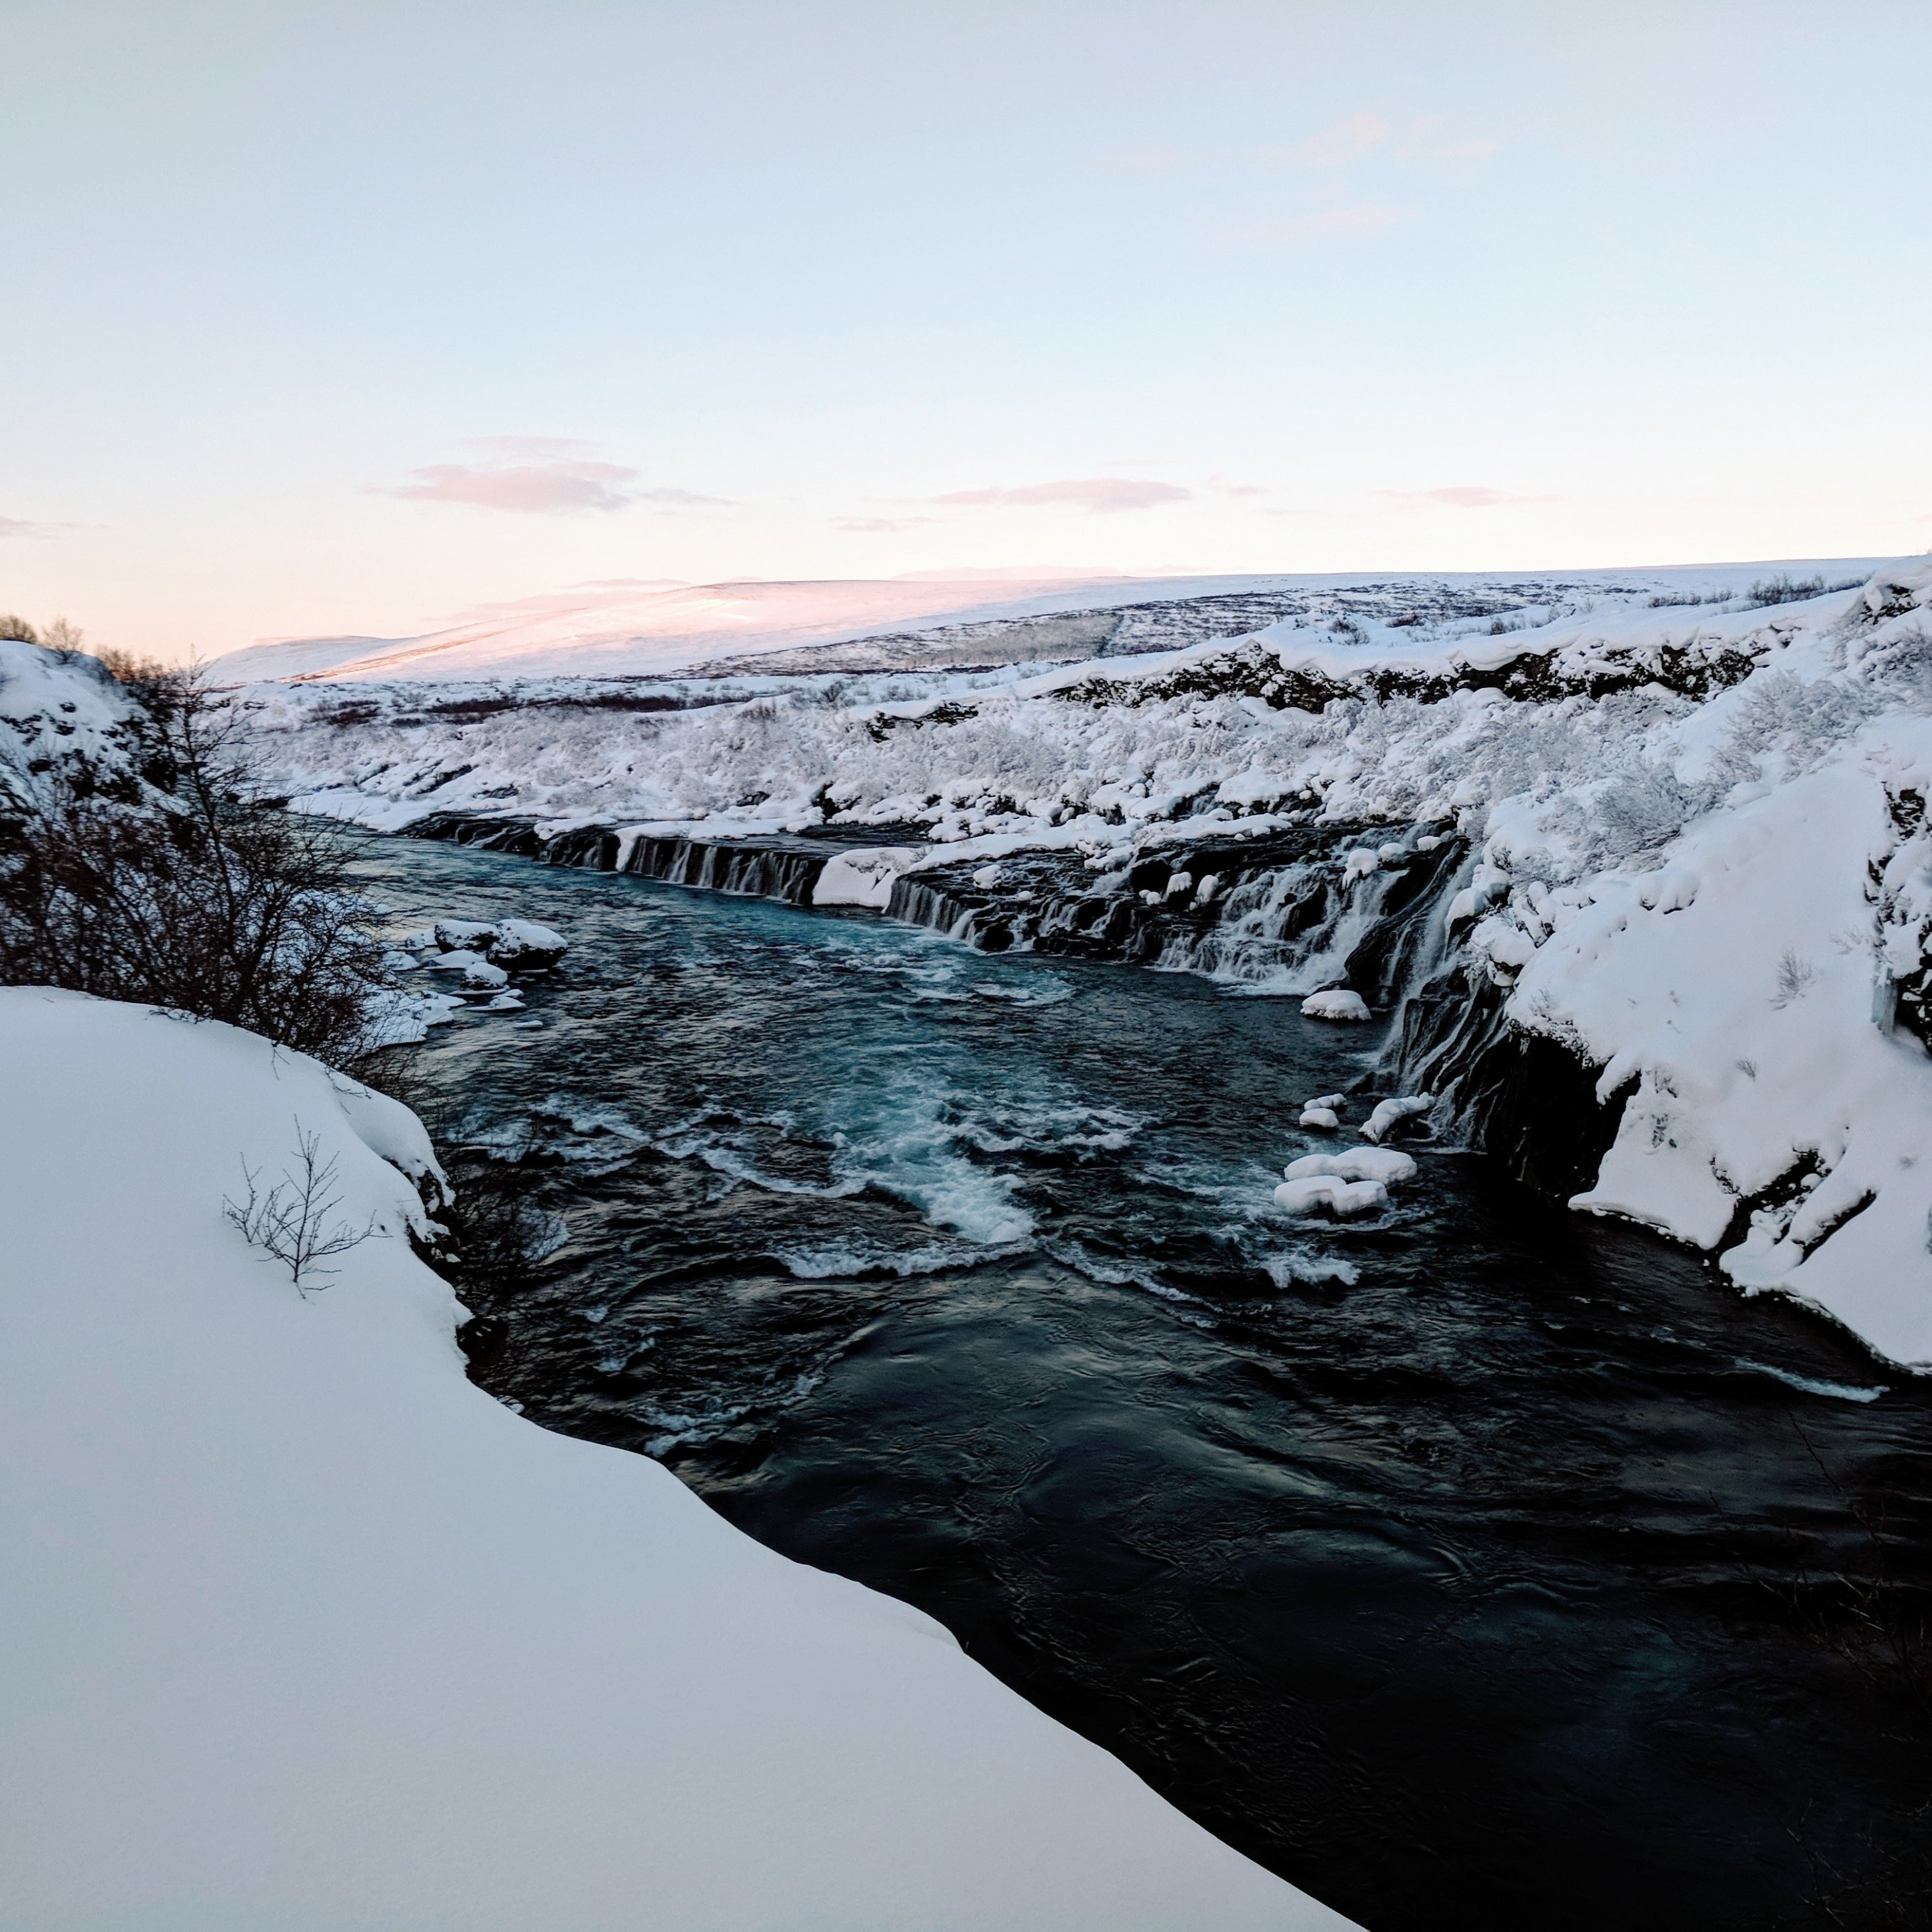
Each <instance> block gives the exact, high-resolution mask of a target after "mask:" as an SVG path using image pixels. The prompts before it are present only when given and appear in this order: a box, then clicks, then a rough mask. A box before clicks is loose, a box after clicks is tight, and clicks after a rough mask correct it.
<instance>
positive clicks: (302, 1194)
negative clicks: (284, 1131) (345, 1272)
mask: <svg viewBox="0 0 1932 1932" xmlns="http://www.w3.org/2000/svg"><path fill="white" fill-rule="evenodd" d="M321 1153H322V1139H321V1136H320V1135H319V1134H316V1133H311V1132H309V1131H308V1130H305V1129H304V1127H303V1126H302V1121H301V1118H300V1117H299V1116H298V1117H297V1118H296V1170H295V1171H293V1172H291V1171H290V1169H287V1168H284V1169H283V1171H282V1178H281V1180H280V1181H278V1182H276V1184H275V1186H274V1187H272V1188H270V1189H269V1191H268V1192H267V1193H266V1194H264V1193H263V1192H262V1190H261V1174H260V1170H259V1169H255V1168H251V1166H249V1165H248V1162H247V1161H246V1160H244V1161H243V1162H242V1179H243V1181H244V1182H245V1184H246V1186H247V1188H248V1194H247V1196H246V1198H245V1199H243V1200H241V1201H230V1200H227V1199H223V1202H222V1204H221V1211H222V1214H223V1217H225V1218H226V1220H227V1221H228V1222H229V1225H230V1226H233V1227H235V1228H236V1229H239V1230H240V1232H241V1234H242V1238H243V1239H244V1240H245V1241H247V1242H248V1245H249V1246H250V1247H254V1248H260V1250H262V1252H263V1253H264V1254H266V1255H272V1256H274V1257H275V1259H276V1260H277V1261H278V1262H281V1264H282V1265H283V1266H284V1268H287V1270H288V1271H289V1279H290V1280H291V1281H293V1283H295V1285H296V1288H297V1289H298V1290H299V1291H300V1292H302V1294H304V1295H306V1294H307V1293H308V1290H309V1288H310V1286H311V1285H313V1286H317V1287H320V1286H322V1283H321V1282H320V1281H319V1280H317V1277H319V1276H325V1275H335V1274H340V1273H341V1270H340V1269H339V1268H324V1267H323V1265H322V1264H323V1262H326V1261H327V1260H329V1259H331V1258H332V1257H333V1256H336V1255H343V1254H347V1253H348V1252H349V1250H350V1249H351V1248H356V1247H361V1246H362V1244H363V1243H364V1242H365V1241H368V1239H369V1238H371V1236H372V1235H374V1233H375V1232H376V1222H375V1217H374V1216H373V1215H372V1216H371V1217H370V1219H369V1220H368V1223H366V1224H365V1226H362V1227H361V1228H358V1227H356V1226H355V1225H354V1224H353V1223H351V1222H350V1221H347V1220H344V1219H343V1218H342V1217H341V1216H340V1215H338V1214H336V1212H335V1211H336V1209H337V1208H339V1207H341V1205H342V1197H341V1195H340V1194H339V1193H337V1192H336V1191H335V1184H336V1175H335V1170H336V1157H335V1155H334V1154H331V1155H330V1156H329V1158H328V1160H323V1159H322V1158H321Z"/></svg>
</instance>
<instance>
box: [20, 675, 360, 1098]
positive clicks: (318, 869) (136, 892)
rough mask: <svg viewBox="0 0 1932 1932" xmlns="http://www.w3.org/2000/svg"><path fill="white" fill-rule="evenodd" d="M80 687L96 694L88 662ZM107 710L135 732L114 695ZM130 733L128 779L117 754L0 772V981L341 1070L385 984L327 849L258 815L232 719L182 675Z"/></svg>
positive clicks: (336, 842)
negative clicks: (90, 998)
mask: <svg viewBox="0 0 1932 1932" xmlns="http://www.w3.org/2000/svg"><path fill="white" fill-rule="evenodd" d="M47 655H48V656H49V658H52V660H53V667H54V668H56V669H64V670H68V672H69V673H71V676H72V679H73V682H74V685H75V687H76V688H77V689H79V690H83V691H84V690H85V688H86V686H85V684H84V683H83V681H82V679H81V677H80V673H79V672H78V670H75V669H74V667H73V666H71V665H68V664H63V661H62V659H61V658H58V657H56V656H55V654H53V653H49V654H47ZM78 662H79V663H80V664H92V660H89V659H84V658H83V659H80V660H79V661H78ZM92 675H93V676H95V677H96V678H98V679H101V682H102V683H103V684H107V679H106V677H105V676H104V673H102V672H101V670H100V668H99V667H98V665H93V667H92ZM108 688H110V689H113V686H111V685H110V686H109V687H108ZM74 701H75V700H70V704H69V708H71V706H72V703H74ZM115 703H117V704H118V705H119V706H121V709H122V711H123V712H124V714H125V718H126V719H127V720H130V721H132V720H135V719H136V712H135V709H134V706H133V704H132V703H131V702H130V700H128V699H127V698H126V697H124V696H119V695H117V697H116V698H115ZM143 734H145V742H146V743H147V745H148V754H149V755H148V756H147V757H145V760H144V761H143V765H142V769H140V770H139V771H137V770H136V769H134V768H133V766H132V764H131V763H130V761H129V760H127V758H126V757H123V758H122V759H121V760H119V761H118V762H116V763H112V764H110V763H108V762H107V760H105V759H104V758H90V757H76V758H74V759H71V760H68V761H66V762H64V763H58V764H51V765H50V766H49V768H47V769H35V768H34V765H33V764H31V763H30V764H28V765H25V766H23V765H15V764H10V763H8V762H6V761H5V760H0V980H5V981H8V982H11V983H16V984H24V985H36V986H64V987H67V988H69V989H71V990H73V991H75V992H86V993H93V994H96V995H99V996H101V998H107V999H117V1000H129V1001H139V1002H142V1003H144V1004H149V1005H153V1006H156V1007H163V1008H166V1009H168V1010H171V1011H174V1012H178V1013H191V1014H193V1015H196V1016H198V1017H199V1018H202V1019H220V1020H226V1021H229V1022H232V1023H233V1024H234V1025H237V1026H241V1027H245V1028H248V1030H249V1031H251V1032H253V1033H257V1034H262V1035H263V1036H264V1037H266V1038H268V1039H269V1040H275V1041H277V1042H278V1043H281V1044H282V1045H284V1046H292V1047H294V1048H296V1049H299V1050H300V1051H302V1052H306V1053H312V1054H314V1055H317V1057H318V1058H322V1059H325V1060H329V1061H333V1062H335V1063H336V1064H342V1063H343V1062H344V1061H347V1060H348V1059H350V1058H353V1056H354V1055H356V1054H357V1053H358V1052H359V1051H361V1050H362V1049H364V1048H365V1046H367V1044H368V1037H369V1017H370V1016H369V1011H368V1005H369V1001H370V998H371V994H372V992H374V991H375V990H376V989H379V988H380V987H381V986H384V985H385V984H386V982H387V980H388V978H389V974H388V971H387V969H386V967H385V965H384V963H383V956H384V953H385V952H386V948H385V947H383V945H382V944H381V943H380V941H377V939H376V938H375V937H374V935H373V933H372V932H371V924H372V920H373V916H372V914H371V912H370V910H369V909H368V907H366V906H365V905H364V904H362V901H360V900H359V899H358V898H356V897H355V895H353V892H351V890H350V886H351V884H352V880H351V877H350V870H349V868H350V859H351V856H352V853H351V851H350V847H349V846H348V845H347V842H346V841H345V840H344V838H343V836H342V835H341V832H339V831H338V829H336V828H335V826H332V824H331V823H329V821H328V820H323V819H319V818H312V817H302V816H300V815H299V814H293V813H290V812H287V811H281V810H280V809H278V808H275V807H274V806H272V805H269V804H266V803H264V802H262V800H261V798H260V793H261V790H262V786H261V784H260V775H259V772H258V771H257V769H256V767H255V766H254V765H253V763H251V760H249V759H248V757H245V755H244V754H242V751H241V750H240V748H239V739H238V738H237V736H236V733H235V730H234V727H233V717H232V714H231V713H229V712H228V711H227V710H226V709H225V708H224V706H223V703H222V701H221V700H217V698H215V697H214V696H213V695H212V694H211V693H209V692H208V691H205V689H203V688H202V687H201V686H200V685H198V684H197V683H196V682H194V681H193V679H190V678H184V677H178V678H176V679H174V680H173V681H172V682H171V683H170V684H169V685H168V686H167V687H166V690H165V691H163V693H162V694H161V695H160V697H157V698H155V699H154V701H153V703H152V705H151V708H150V709H149V710H148V712H147V715H146V718H145V721H142V722H141V724H140V728H139V730H137V731H136V732H135V733H133V739H130V742H134V741H136V740H140V739H142V737H143Z"/></svg>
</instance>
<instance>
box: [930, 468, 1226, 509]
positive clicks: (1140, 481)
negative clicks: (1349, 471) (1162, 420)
mask: <svg viewBox="0 0 1932 1932" xmlns="http://www.w3.org/2000/svg"><path fill="white" fill-rule="evenodd" d="M1193 496H1194V492H1193V490H1184V489H1183V488H1182V487H1181V485H1180V484H1178V483H1157V482H1154V481H1152V480H1151V479H1148V478H1139V477H1132V476H1088V477H1082V478H1069V479H1068V480H1067V481H1064V482H1058V483H1030V484H1027V485H1025V487H1023V488H1021V489H1018V490H1006V489H993V490H952V491H950V492H949V493H947V495H945V496H935V497H933V498H932V499H931V500H932V502H935V503H943V504H945V505H947V506H948V507H949V508H959V509H998V510H1005V509H1035V508H1043V507H1051V506H1052V505H1058V504H1066V505H1070V506H1071V507H1072V508H1075V509H1079V510H1086V511H1091V512H1093V513H1094V514H1100V515H1106V514H1111V513H1112V512H1113V511H1118V510H1151V509H1155V508H1159V506H1160V505H1162V504H1163V503H1185V502H1191V501H1192V500H1193Z"/></svg>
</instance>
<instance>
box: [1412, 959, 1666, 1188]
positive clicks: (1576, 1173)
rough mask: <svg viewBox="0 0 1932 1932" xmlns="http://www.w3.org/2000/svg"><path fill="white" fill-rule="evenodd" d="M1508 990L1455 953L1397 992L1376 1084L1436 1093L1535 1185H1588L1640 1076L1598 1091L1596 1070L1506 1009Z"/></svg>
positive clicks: (1488, 1150) (1458, 1121)
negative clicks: (1396, 1011)
mask: <svg viewBox="0 0 1932 1932" xmlns="http://www.w3.org/2000/svg"><path fill="white" fill-rule="evenodd" d="M1508 999H1509V995H1508V991H1507V990H1506V989H1505V988H1503V987H1501V986H1496V984H1495V983H1493V981H1492V980H1491V979H1490V975H1489V973H1488V971H1487V968H1485V967H1484V965H1482V963H1481V962H1479V961H1471V960H1467V959H1463V960H1457V961H1452V962H1450V963H1448V964H1447V965H1443V966H1442V967H1441V968H1439V970H1438V971H1436V972H1435V973H1434V974H1432V975H1431V976H1430V978H1429V979H1428V980H1427V981H1426V983H1424V984H1423V985H1422V986H1420V987H1419V988H1418V989H1417V990H1416V991H1415V992H1412V993H1411V994H1410V995H1409V997H1408V998H1406V1000H1405V1001H1403V1007H1402V1019H1401V1024H1400V1027H1399V1028H1398V1029H1397V1031H1396V1033H1395V1034H1394V1036H1393V1037H1392V1040H1391V1044H1390V1046H1389V1048H1388V1051H1387V1052H1385V1054H1384V1055H1383V1058H1382V1081H1381V1084H1382V1085H1385V1086H1387V1087H1389V1088H1392V1089H1393V1090H1394V1091H1398V1092H1402V1093H1411V1094H1415V1093H1426V1094H1435V1095H1436V1096H1437V1097H1438V1098H1439V1100H1440V1101H1441V1103H1442V1107H1441V1109H1440V1113H1439V1118H1443V1119H1446V1122H1447V1124H1448V1129H1449V1131H1450V1133H1451V1136H1453V1137H1454V1139H1457V1140H1459V1141H1461V1142H1465V1143H1466V1144H1467V1145H1469V1146H1471V1147H1472V1148H1480V1149H1481V1151H1483V1152H1484V1153H1485V1154H1491V1155H1493V1156H1494V1157H1496V1159H1497V1160H1500V1161H1501V1162H1502V1163H1503V1165H1504V1166H1505V1167H1506V1168H1508V1170H1509V1172H1511V1174H1513V1175H1515V1177H1516V1178H1517V1180H1519V1181H1524V1182H1526V1183H1527V1184H1529V1186H1530V1187H1534V1188H1535V1189H1536V1190H1538V1192H1539V1193H1545V1194H1553V1195H1556V1196H1559V1197H1568V1196H1570V1195H1572V1194H1576V1193H1580V1192H1581V1191H1582V1190H1584V1189H1585V1188H1587V1187H1589V1186H1590V1185H1591V1184H1592V1183H1593V1182H1594V1181H1595V1179H1596V1178H1597V1170H1598V1168H1599V1167H1601V1166H1602V1164H1603V1159H1604V1155H1605V1154H1607V1153H1608V1152H1609V1151H1610V1144H1611V1143H1612V1142H1613V1141H1614V1140H1615V1139H1616V1137H1617V1129H1618V1127H1619V1124H1620V1123H1621V1122H1622V1118H1623V1111H1624V1103H1625V1101H1626V1100H1628V1098H1629V1097H1630V1094H1631V1092H1632V1091H1634V1088H1635V1086H1636V1082H1634V1081H1633V1082H1631V1085H1630V1086H1629V1087H1627V1088H1624V1089H1622V1091H1619V1092H1618V1093H1616V1094H1613V1095H1612V1096H1611V1097H1610V1101H1609V1103H1608V1104H1607V1105H1606V1104H1604V1103H1600V1102H1599V1101H1598V1098H1597V1076H1598V1073H1599V1071H1600V1070H1599V1069H1598V1068H1597V1067H1592V1066H1591V1065H1590V1064H1589V1063H1588V1062H1587V1061H1583V1060H1581V1059H1579V1058H1577V1055H1575V1054H1574V1053H1573V1052H1571V1051H1570V1050H1569V1049H1568V1048H1567V1047H1565V1046H1563V1045H1562V1044H1561V1043H1559V1042H1558V1041H1556V1040H1551V1039H1549V1038H1547V1037H1546V1036H1544V1034H1535V1033H1529V1032H1526V1031H1524V1030H1523V1028H1521V1027H1519V1026H1517V1025H1516V1024H1515V1023H1514V1022H1513V1021H1511V1019H1510V1018H1509V1017H1508V1013H1507V1011H1506V1008H1507V1006H1508Z"/></svg>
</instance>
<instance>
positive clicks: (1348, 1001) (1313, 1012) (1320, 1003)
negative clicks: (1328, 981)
mask: <svg viewBox="0 0 1932 1932" xmlns="http://www.w3.org/2000/svg"><path fill="white" fill-rule="evenodd" d="M1301 1014H1302V1017H1303V1018H1304V1019H1311V1020H1371V1019H1374V1018H1375V1015H1374V1014H1373V1013H1370V1011H1369V1009H1368V1007H1367V1004H1366V1002H1365V1001H1364V1000H1363V998H1362V996H1361V994H1359V993H1355V992H1350V991H1349V989H1348V988H1347V987H1346V986H1331V988H1330V989H1328V991H1327V992H1322V993H1311V994H1310V995H1309V996H1308V998H1307V999H1305V1000H1304V1001H1302V1003H1301Z"/></svg>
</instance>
